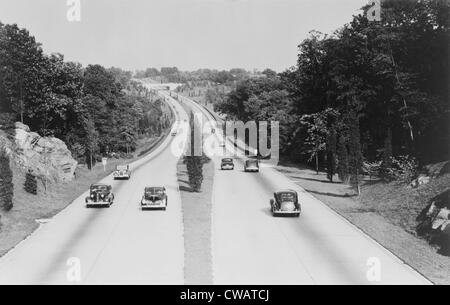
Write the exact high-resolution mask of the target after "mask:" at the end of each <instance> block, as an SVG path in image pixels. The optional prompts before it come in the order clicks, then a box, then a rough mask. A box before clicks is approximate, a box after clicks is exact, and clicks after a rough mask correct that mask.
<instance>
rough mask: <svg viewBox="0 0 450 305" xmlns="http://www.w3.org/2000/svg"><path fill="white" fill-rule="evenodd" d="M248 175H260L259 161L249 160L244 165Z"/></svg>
mask: <svg viewBox="0 0 450 305" xmlns="http://www.w3.org/2000/svg"><path fill="white" fill-rule="evenodd" d="M244 171H245V172H246V173H259V161H258V160H257V159H248V160H245V163H244Z"/></svg>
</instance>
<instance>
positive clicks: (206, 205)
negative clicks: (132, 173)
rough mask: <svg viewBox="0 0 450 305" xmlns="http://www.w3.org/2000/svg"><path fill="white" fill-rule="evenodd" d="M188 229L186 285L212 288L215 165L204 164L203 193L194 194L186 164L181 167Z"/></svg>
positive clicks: (179, 171)
mask: <svg viewBox="0 0 450 305" xmlns="http://www.w3.org/2000/svg"><path fill="white" fill-rule="evenodd" d="M177 175H178V184H179V187H180V193H181V202H182V209H183V226H184V249H185V251H184V274H185V284H186V285H212V284H213V277H212V255H211V251H212V246H211V209H212V202H211V199H212V188H213V179H214V163H213V161H210V162H208V163H206V164H204V165H203V178H204V179H203V184H202V189H201V192H199V193H195V192H192V190H191V188H190V186H189V183H188V180H189V178H188V175H187V169H186V165H185V164H184V163H183V160H182V159H180V161H179V162H178V166H177Z"/></svg>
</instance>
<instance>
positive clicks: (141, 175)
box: [0, 93, 429, 284]
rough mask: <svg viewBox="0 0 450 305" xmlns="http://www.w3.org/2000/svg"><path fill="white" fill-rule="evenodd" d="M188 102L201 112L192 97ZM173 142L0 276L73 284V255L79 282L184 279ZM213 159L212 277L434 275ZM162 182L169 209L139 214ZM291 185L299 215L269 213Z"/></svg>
mask: <svg viewBox="0 0 450 305" xmlns="http://www.w3.org/2000/svg"><path fill="white" fill-rule="evenodd" d="M164 94H165V95H166V97H167V99H168V100H169V101H170V103H171V104H172V105H173V107H175V109H176V111H177V113H178V118H179V120H184V119H187V114H186V113H185V112H184V110H183V109H182V107H181V106H180V105H179V104H177V103H176V102H174V101H173V100H171V99H170V98H169V97H168V96H167V93H164ZM186 103H188V105H190V106H191V107H193V108H195V109H197V110H198V111H200V110H201V107H199V106H198V105H196V104H195V103H193V102H192V101H190V100H187V99H186ZM201 112H202V113H203V114H204V116H205V117H210V115H208V113H206V112H205V111H204V110H201ZM170 141H171V139H170V138H169V139H167V140H166V141H165V142H164V143H163V144H162V145H161V146H160V147H159V148H158V149H157V150H156V151H155V152H153V153H152V154H151V155H149V156H147V157H145V158H144V159H142V160H140V161H138V162H136V163H134V164H133V165H132V170H133V176H132V179H131V180H130V181H118V182H115V181H112V178H111V177H107V178H106V179H104V180H103V181H102V182H107V183H111V184H112V185H113V188H114V192H115V194H116V203H115V205H114V206H113V207H112V208H110V209H101V210H98V209H86V208H85V207H84V197H85V196H86V195H87V193H86V194H84V195H83V196H81V197H80V198H78V199H77V200H76V201H75V202H74V203H73V204H72V205H70V206H69V207H68V208H67V209H65V210H64V211H63V212H61V213H60V214H59V215H57V216H56V217H54V219H53V220H52V221H51V222H50V223H48V224H45V225H43V226H42V227H41V228H40V229H39V230H38V231H37V232H35V233H34V234H33V235H32V236H31V237H30V238H28V239H27V240H25V241H24V242H23V243H21V244H20V245H19V246H18V247H16V248H15V249H14V250H13V251H11V252H10V253H8V254H7V255H6V256H4V257H3V258H2V259H0V284H12V283H20V284H32V283H37V284H49V283H58V284H68V283H70V282H68V279H67V273H68V271H69V270H71V269H69V267H68V266H67V262H68V259H70V258H72V257H74V258H78V259H79V260H80V262H81V280H82V281H81V282H80V283H81V284H132V283H133V284H183V281H184V279H183V266H184V264H183V257H184V248H183V228H182V215H181V202H180V196H179V193H178V189H177V181H176V162H177V157H176V156H174V155H173V154H172V151H171V149H170ZM213 161H214V162H215V166H216V168H217V171H216V175H215V181H214V196H213V202H212V204H213V215H212V216H213V217H212V218H213V233H212V243H213V249H212V255H213V271H214V274H213V276H214V283H215V284H376V283H382V284H428V283H429V282H428V281H427V280H425V279H424V278H423V277H422V276H420V275H419V274H418V273H417V272H415V271H414V270H412V269H411V268H410V267H408V266H406V265H405V264H403V263H402V262H401V261H400V260H399V259H397V258H396V257H395V256H394V255H392V254H391V253H390V252H388V251H387V250H386V249H384V248H383V247H381V246H380V245H378V244H377V243H375V242H374V241H373V240H371V239H370V238H369V237H368V236H366V235H365V234H363V233H362V232H360V231H359V230H358V229H357V228H355V227H354V226H352V225H351V224H349V223H348V222H346V221H345V220H344V219H343V218H342V217H340V216H339V215H337V214H335V213H334V212H333V211H331V210H330V209H329V208H328V207H326V206H325V205H324V204H322V203H321V202H320V201H318V200H316V199H315V198H314V197H312V196H311V195H309V194H307V193H306V192H305V191H304V190H303V189H301V188H300V187H298V186H297V185H296V184H295V183H293V182H291V181H289V180H288V179H287V178H286V177H285V176H283V175H282V174H280V173H278V172H277V171H276V170H274V169H273V168H270V167H263V168H262V169H261V172H260V173H259V174H249V173H244V172H243V164H242V160H239V159H238V160H236V165H237V166H236V168H235V170H234V171H220V170H219V164H220V157H214V158H213ZM159 184H164V185H165V186H166V188H167V190H168V196H169V208H168V210H167V211H166V212H162V211H161V212H152V211H149V212H141V211H140V209H139V205H138V204H139V200H140V197H141V195H142V192H143V189H144V187H145V186H146V185H159ZM285 188H291V189H295V190H297V191H298V192H299V199H300V202H301V203H302V205H303V214H302V216H301V217H300V218H273V217H272V216H271V214H270V212H269V198H270V196H271V195H272V193H273V191H275V190H278V189H285ZM373 259H374V261H371V260H373ZM373 262H375V263H376V262H379V263H380V269H379V270H380V275H381V278H380V282H371V281H369V280H368V279H369V278H370V277H369V278H368V277H367V274H368V272H369V270H370V268H369V266H368V263H373ZM375 267H376V266H375ZM375 275H376V272H375Z"/></svg>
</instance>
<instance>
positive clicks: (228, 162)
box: [220, 158, 234, 170]
mask: <svg viewBox="0 0 450 305" xmlns="http://www.w3.org/2000/svg"><path fill="white" fill-rule="evenodd" d="M220 169H221V170H234V162H233V159H232V158H223V159H222V162H221V163H220Z"/></svg>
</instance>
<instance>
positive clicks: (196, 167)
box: [184, 156, 209, 192]
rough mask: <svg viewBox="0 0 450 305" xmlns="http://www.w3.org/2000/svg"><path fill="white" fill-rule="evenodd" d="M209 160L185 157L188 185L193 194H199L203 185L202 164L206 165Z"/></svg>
mask: <svg viewBox="0 0 450 305" xmlns="http://www.w3.org/2000/svg"><path fill="white" fill-rule="evenodd" d="M208 161H209V159H208V158H207V157H206V156H202V157H200V156H185V157H184V163H185V164H186V168H187V172H188V177H189V185H190V187H191V189H192V190H193V191H194V192H200V190H201V188H202V183H203V164H205V163H207V162H208Z"/></svg>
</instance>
